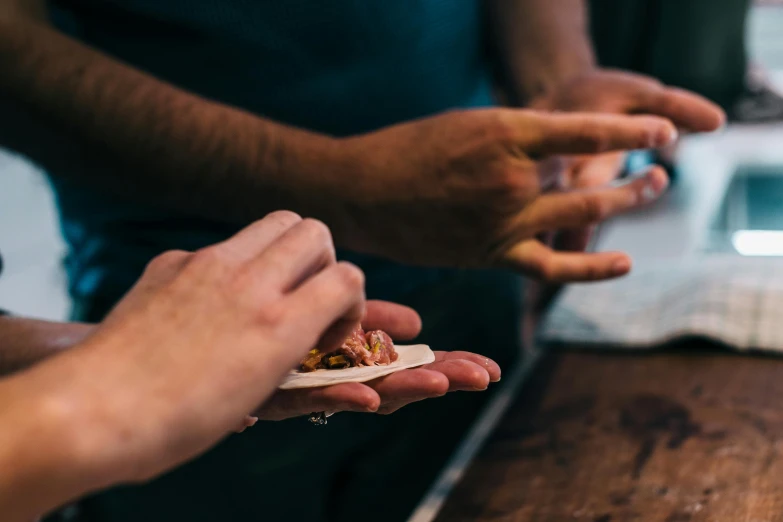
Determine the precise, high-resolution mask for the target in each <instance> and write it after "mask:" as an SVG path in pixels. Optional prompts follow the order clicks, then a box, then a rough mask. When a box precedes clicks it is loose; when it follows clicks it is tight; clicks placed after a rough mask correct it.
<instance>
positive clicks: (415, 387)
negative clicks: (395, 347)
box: [254, 301, 500, 420]
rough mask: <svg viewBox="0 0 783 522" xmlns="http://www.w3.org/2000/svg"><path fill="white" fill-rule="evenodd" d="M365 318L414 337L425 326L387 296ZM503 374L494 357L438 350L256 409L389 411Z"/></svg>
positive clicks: (284, 414) (279, 415)
mask: <svg viewBox="0 0 783 522" xmlns="http://www.w3.org/2000/svg"><path fill="white" fill-rule="evenodd" d="M362 324H363V326H364V327H365V329H367V330H373V329H381V330H385V331H386V332H387V333H389V334H390V335H391V337H392V338H393V339H395V340H400V341H404V340H408V339H411V338H413V337H415V336H416V335H418V333H419V331H420V330H421V319H420V318H419V316H418V314H417V313H416V312H415V311H414V310H412V309H410V308H408V307H405V306H401V305H397V304H393V303H386V302H382V301H368V302H367V312H366V315H365V317H364V319H363V320H362ZM498 380H500V367H499V366H498V365H497V363H495V362H494V361H492V360H491V359H488V358H486V357H483V356H481V355H477V354H474V353H469V352H442V351H438V352H435V361H434V362H433V363H431V364H427V365H424V366H421V367H419V368H412V369H408V370H401V371H399V372H396V373H393V374H391V375H387V376H385V377H381V378H379V379H375V380H373V381H369V382H366V383H344V384H337V385H334V386H327V387H323V388H310V389H299V390H280V391H278V392H277V393H275V394H274V395H273V396H272V397H271V398H270V399H269V400H268V401H267V402H266V403H264V405H263V406H262V407H261V408H259V409H258V410H257V411H256V412H255V413H254V415H255V416H257V417H258V418H260V419H263V420H282V419H288V418H292V417H298V416H301V415H308V414H310V413H312V412H318V411H327V412H341V411H352V412H367V413H373V412H377V413H383V414H387V413H392V412H394V411H396V410H398V409H400V408H401V407H403V406H405V405H407V404H410V403H412V402H416V401H421V400H424V399H429V398H434V397H440V396H442V395H445V394H446V393H448V392H453V391H481V390H484V389H486V388H487V386H489V383H491V382H497V381H498Z"/></svg>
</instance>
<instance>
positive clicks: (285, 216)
mask: <svg viewBox="0 0 783 522" xmlns="http://www.w3.org/2000/svg"><path fill="white" fill-rule="evenodd" d="M263 220H264V221H267V220H268V221H274V222H277V223H280V224H281V225H294V224H296V223H299V222H300V221H302V216H300V215H299V214H297V213H296V212H291V211H290V210H276V211H275V212H271V213H269V214H267V215H266V217H264V219H263Z"/></svg>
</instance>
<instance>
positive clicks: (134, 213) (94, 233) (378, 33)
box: [50, 0, 493, 298]
mask: <svg viewBox="0 0 783 522" xmlns="http://www.w3.org/2000/svg"><path fill="white" fill-rule="evenodd" d="M481 4H482V2H481V1H480V0H328V1H314V0H59V1H55V2H53V3H52V9H53V10H52V12H53V20H54V22H55V23H56V24H57V25H58V26H59V27H60V28H61V29H62V30H63V31H66V32H68V33H70V34H71V35H73V36H74V37H76V38H78V39H80V40H82V41H84V42H86V43H88V44H90V45H92V46H94V47H96V48H98V49H101V50H103V51H104V52H106V53H109V54H111V55H113V56H115V57H117V58H118V59H120V60H122V61H124V62H126V63H129V64H132V65H134V66H136V67H138V68H140V69H142V70H144V71H147V72H149V73H151V74H152V75H154V76H156V77H158V78H161V79H164V80H166V81H169V82H171V83H172V84H175V85H177V86H179V87H182V88H184V89H187V90H189V91H192V92H195V93H197V94H200V95H202V96H204V97H207V98H210V99H213V100H219V101H222V102H225V103H228V104H231V105H234V106H237V107H241V108H243V109H246V110H248V111H250V112H253V113H255V114H258V115H261V116H264V117H267V118H271V119H273V120H276V121H279V122H283V123H287V124H291V125H296V126H299V127H304V128H307V129H312V130H315V131H320V132H325V133H329V134H332V135H337V136H345V135H352V134H357V133H362V132H366V131H370V130H374V129H377V128H379V127H383V126H386V125H390V124H393V123H397V122H400V121H404V120H409V119H412V118H418V117H422V116H427V115H431V114H435V113H438V112H442V111H444V110H447V109H452V108H458V107H465V108H467V107H477V106H487V105H492V104H493V98H492V89H491V78H490V71H489V66H488V63H487V58H486V53H485V41H484V40H485V35H484V32H483V26H484V20H483V19H482V7H481ZM50 174H51V178H52V180H53V183H54V187H55V189H56V193H57V198H58V204H59V207H60V211H61V215H62V227H63V232H64V235H65V238H66V241H67V242H68V244H69V245H70V254H69V258H68V262H67V268H68V272H69V276H70V281H71V292H72V293H73V294H74V295H75V296H88V295H91V294H95V293H97V294H103V295H108V296H115V295H117V294H118V293H121V292H124V291H125V290H126V289H127V288H128V287H129V286H130V285H131V284H132V283H133V282H134V281H135V280H136V279H137V278H138V276H139V274H140V273H141V270H142V269H143V267H144V264H145V263H146V262H147V261H148V260H149V259H150V258H151V257H153V256H154V255H156V254H158V253H160V252H162V251H164V250H167V249H170V248H184V249H195V248H198V247H201V246H204V245H206V244H210V243H213V242H216V241H219V240H221V239H223V238H225V237H226V236H227V235H229V234H231V233H232V232H234V231H235V230H234V229H232V228H231V227H226V226H223V225H218V224H215V223H210V222H207V221H205V220H201V219H194V218H192V217H187V216H183V215H179V214H176V213H173V212H165V211H161V210H158V209H153V208H149V207H145V206H143V205H140V204H136V203H130V202H127V201H123V200H121V199H119V198H115V197H109V196H107V195H106V194H104V193H98V192H95V191H93V190H91V189H90V188H89V187H86V186H83V185H80V184H76V183H72V182H65V181H63V180H62V178H60V177H59V176H57V174H58V173H56V172H52V173H50ZM106 175H109V176H110V175H111V173H110V172H107V173H106ZM342 257H344V258H345V257H348V258H350V259H352V260H354V261H357V262H358V263H359V264H360V265H361V266H362V267H363V268H364V269H365V271H366V272H367V276H368V282H367V284H368V294H370V295H372V296H374V297H385V298H394V296H395V295H399V294H400V293H401V292H407V291H409V290H411V289H412V288H413V287H415V286H416V285H419V284H422V283H423V282H427V281H432V280H433V279H437V278H439V277H440V276H441V275H442V273H443V272H441V271H439V270H435V269H411V268H407V267H401V266H398V265H395V264H392V263H389V262H386V261H382V260H379V259H374V258H369V257H367V256H356V255H351V254H348V253H342Z"/></svg>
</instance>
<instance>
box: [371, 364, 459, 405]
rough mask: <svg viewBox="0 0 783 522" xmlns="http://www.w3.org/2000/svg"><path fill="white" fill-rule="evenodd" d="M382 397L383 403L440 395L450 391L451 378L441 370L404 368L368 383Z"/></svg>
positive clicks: (413, 400) (409, 400) (410, 400)
mask: <svg viewBox="0 0 783 522" xmlns="http://www.w3.org/2000/svg"><path fill="white" fill-rule="evenodd" d="M366 384H367V385H368V386H370V387H371V388H372V389H374V390H375V391H376V392H378V395H380V397H381V404H385V403H388V402H397V401H408V402H415V401H420V400H423V399H429V398H432V397H440V396H441V395H445V394H446V393H448V391H449V380H448V378H447V377H446V376H445V375H443V374H442V373H440V372H436V371H432V370H426V369H423V368H414V369H411V370H402V371H399V372H396V373H393V374H391V375H387V376H385V377H380V378H379V379H375V380H373V381H370V382H367V383H366Z"/></svg>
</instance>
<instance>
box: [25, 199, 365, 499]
mask: <svg viewBox="0 0 783 522" xmlns="http://www.w3.org/2000/svg"><path fill="white" fill-rule="evenodd" d="M364 305H365V302H364V286H363V276H362V273H361V272H360V271H359V270H358V269H357V268H355V267H353V266H350V265H348V264H345V263H336V262H335V257H334V247H333V244H332V241H331V237H330V235H329V232H328V230H327V229H326V227H325V226H324V225H323V224H321V223H319V222H316V221H313V220H304V221H303V220H301V218H299V217H298V216H296V215H295V214H292V213H288V212H278V213H274V214H271V215H269V216H267V217H266V218H265V219H263V220H261V221H259V222H257V223H255V224H253V225H251V226H250V227H248V228H246V229H245V230H243V231H242V232H240V233H239V234H237V235H236V236H234V237H233V238H231V239H229V240H227V241H225V242H223V243H220V244H218V245H215V246H212V247H208V248H205V249H203V250H201V251H199V252H196V253H194V254H191V253H186V252H170V253H167V254H164V255H163V256H161V257H159V258H157V259H156V260H154V261H153V262H152V263H150V265H149V267H148V268H147V270H146V271H145V273H144V275H143V277H142V278H141V279H140V281H139V282H138V283H137V285H136V286H135V287H134V288H133V289H132V290H131V292H130V293H129V294H128V295H127V296H126V297H125V298H124V299H123V300H122V301H121V302H120V304H119V305H118V306H117V307H116V308H115V309H114V310H113V311H112V312H111V314H110V315H109V316H108V317H107V319H106V320H105V321H104V322H103V323H102V324H101V325H99V326H98V327H97V329H96V330H95V333H94V334H93V335H91V336H90V337H89V338H88V339H87V340H86V341H84V343H82V344H81V345H79V346H77V347H75V348H74V349H72V350H69V351H67V352H65V353H63V354H61V355H59V356H55V357H52V358H50V359H49V360H47V361H45V362H43V363H41V364H40V365H39V366H37V367H36V368H33V369H32V370H31V371H30V372H29V373H28V375H27V376H26V380H25V381H24V382H26V383H27V384H26V385H27V386H28V387H30V388H31V389H38V390H41V391H42V393H45V394H46V395H47V397H48V402H49V403H56V404H58V405H60V407H59V409H61V410H64V411H69V412H70V414H69V421H68V422H69V423H72V424H78V425H79V430H78V432H77V433H76V434H75V436H74V437H73V438H72V439H69V438H68V436H67V433H65V432H64V434H63V446H64V447H67V448H69V450H70V453H71V454H74V455H77V456H79V457H81V458H79V459H77V460H78V461H80V464H82V465H83V467H82V468H81V471H82V472H84V475H85V476H88V477H92V478H93V480H94V481H95V483H93V484H92V485H91V486H92V487H101V486H105V485H108V484H111V483H117V482H126V481H139V480H145V479H148V478H150V477H153V476H155V475H157V474H158V473H160V472H162V471H164V470H166V469H168V468H170V467H172V466H174V465H176V464H178V463H180V462H183V461H184V460H186V459H188V458H191V457H193V456H194V455H196V454H198V453H200V452H201V451H204V450H206V449H207V448H208V447H209V446H211V445H212V444H214V443H215V442H217V441H218V440H219V439H221V438H222V437H224V436H225V435H226V434H227V433H228V432H229V431H231V430H233V429H235V428H236V426H237V423H238V422H239V421H240V420H241V419H242V418H243V417H244V416H245V415H246V414H247V413H248V412H250V411H253V410H254V409H255V408H257V407H258V405H259V404H261V403H262V402H263V401H264V399H266V398H267V397H269V396H270V395H271V394H272V393H273V392H274V391H275V390H276V389H277V385H278V383H279V381H280V379H281V378H282V376H283V375H284V374H285V373H286V372H288V371H289V369H290V368H292V367H294V366H295V365H296V364H297V362H298V361H299V360H300V359H301V358H302V357H303V356H304V355H305V354H306V353H307V351H308V350H310V349H311V348H312V347H313V346H321V347H323V348H325V349H328V348H330V344H333V343H334V341H332V340H333V339H334V340H341V339H343V338H345V337H346V336H347V335H348V334H349V333H350V331H351V329H352V328H353V327H354V326H355V325H356V324H357V323H358V322H359V321H360V320H361V318H362V315H363V313H364ZM332 347H336V346H332Z"/></svg>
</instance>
